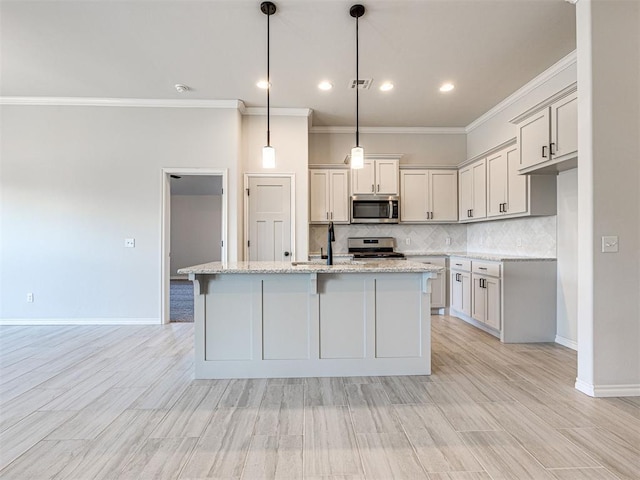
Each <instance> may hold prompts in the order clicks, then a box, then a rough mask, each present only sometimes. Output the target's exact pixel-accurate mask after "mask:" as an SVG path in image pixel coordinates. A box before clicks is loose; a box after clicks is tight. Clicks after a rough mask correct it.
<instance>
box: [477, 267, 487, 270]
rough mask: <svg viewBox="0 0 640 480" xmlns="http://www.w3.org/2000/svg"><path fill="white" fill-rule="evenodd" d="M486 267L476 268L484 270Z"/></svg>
mask: <svg viewBox="0 0 640 480" xmlns="http://www.w3.org/2000/svg"><path fill="white" fill-rule="evenodd" d="M486 269H487V267H478V270H486Z"/></svg>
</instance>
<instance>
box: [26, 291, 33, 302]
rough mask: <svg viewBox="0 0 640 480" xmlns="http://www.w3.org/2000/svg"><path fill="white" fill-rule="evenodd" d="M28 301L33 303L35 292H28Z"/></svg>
mask: <svg viewBox="0 0 640 480" xmlns="http://www.w3.org/2000/svg"><path fill="white" fill-rule="evenodd" d="M27 303H33V293H31V292H29V293H27Z"/></svg>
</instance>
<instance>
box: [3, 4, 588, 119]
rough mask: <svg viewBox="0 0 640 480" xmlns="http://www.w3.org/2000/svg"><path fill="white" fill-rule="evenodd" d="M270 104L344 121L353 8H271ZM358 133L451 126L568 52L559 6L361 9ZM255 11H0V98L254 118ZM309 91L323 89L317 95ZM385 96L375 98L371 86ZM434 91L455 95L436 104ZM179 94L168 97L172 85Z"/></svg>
mask: <svg viewBox="0 0 640 480" xmlns="http://www.w3.org/2000/svg"><path fill="white" fill-rule="evenodd" d="M275 3H276V6H277V9H278V10H277V12H276V13H275V14H274V15H273V16H272V17H271V84H272V88H271V106H272V107H290V108H297V107H304V108H311V109H313V124H314V125H324V126H350V125H353V124H354V122H355V120H354V117H355V91H353V90H350V89H349V88H348V85H349V82H350V80H351V79H353V78H355V20H354V19H353V18H352V17H351V16H350V15H349V8H350V6H351V5H352V4H353V3H355V2H354V1H343V0H313V1H308V0H275ZM362 3H363V4H364V5H365V7H366V9H367V11H366V13H365V15H364V16H363V17H362V18H360V77H361V78H373V85H372V87H371V89H370V90H366V91H361V92H360V125H361V126H387V127H464V126H466V125H468V124H469V123H471V122H472V121H473V120H475V119H476V118H478V117H479V116H480V115H482V114H483V113H485V112H486V111H487V110H489V109H490V108H491V107H492V106H494V105H496V104H497V103H498V102H500V101H501V100H503V99H504V98H506V97H507V96H509V95H510V94H511V93H513V92H514V91H515V90H517V89H518V88H519V87H521V86H522V85H524V84H525V83H526V82H527V81H529V80H531V79H532V78H533V77H535V76H536V75H538V74H539V73H541V72H542V71H544V70H545V69H547V68H548V67H550V66H551V65H553V64H554V63H555V62H557V61H558V60H560V59H561V58H562V57H564V56H565V55H567V54H568V53H570V52H571V51H573V50H574V49H575V45H576V42H575V7H574V6H573V5H572V4H570V3H567V2H566V1H565V0H422V1H419V0H395V1H389V0H369V1H365V2H362ZM259 5H260V1H258V0H256V1H254V0H251V1H248V0H205V1H188V0H172V1H155V0H137V1H111V0H109V1H104V0H103V1H100V0H84V1H56V0H48V1H42V2H37V1H27V0H15V1H11V0H3V1H2V2H0V8H1V12H0V30H1V33H0V34H1V38H0V40H1V52H0V53H1V60H0V62H1V63H0V68H1V77H0V79H1V82H0V95H2V96H25V97H32V96H43V97H104V98H136V99H138V98H139V99H189V100H203V99H206V100H231V99H240V100H243V101H244V102H245V104H246V105H247V106H249V107H252V106H258V107H262V106H264V105H265V102H266V93H265V91H264V90H260V89H258V88H257V87H256V82H257V81H258V80H259V79H261V78H265V77H266V18H267V17H266V16H265V15H264V14H263V13H262V12H261V11H260V7H259ZM321 80H329V81H330V82H331V83H333V89H332V90H331V91H328V92H324V91H320V90H319V89H318V88H317V85H318V83H319V82H320V81H321ZM387 80H389V81H392V82H393V83H394V85H395V88H394V89H393V90H391V91H389V92H386V93H385V92H381V91H380V90H379V88H378V87H379V86H380V84H381V83H382V82H383V81H387ZM445 81H451V82H453V83H455V85H456V88H455V90H453V91H452V92H450V93H448V94H442V93H440V92H439V91H438V87H439V86H440V85H441V84H442V83H443V82H445ZM176 83H182V84H185V85H188V86H189V87H190V88H191V90H190V91H188V92H186V93H183V94H179V93H178V92H176V90H175V88H174V85H175V84H176Z"/></svg>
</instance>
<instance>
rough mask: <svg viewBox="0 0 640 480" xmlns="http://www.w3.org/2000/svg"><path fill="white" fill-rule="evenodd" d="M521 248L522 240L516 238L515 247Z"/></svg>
mask: <svg viewBox="0 0 640 480" xmlns="http://www.w3.org/2000/svg"><path fill="white" fill-rule="evenodd" d="M521 246H522V239H521V238H519V237H518V238H517V239H516V247H521Z"/></svg>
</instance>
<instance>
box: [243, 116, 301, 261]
mask: <svg viewBox="0 0 640 480" xmlns="http://www.w3.org/2000/svg"><path fill="white" fill-rule="evenodd" d="M266 131H267V128H266V117H265V116H264V115H247V116H244V117H243V118H242V159H243V167H242V168H243V173H245V174H246V173H251V174H261V173H264V174H275V173H291V174H293V175H294V176H295V190H296V191H295V222H296V227H295V247H294V255H295V259H303V260H304V259H306V258H307V256H308V251H309V119H308V117H307V116H306V115H302V116H300V115H298V116H289V115H286V116H285V115H273V110H272V115H271V145H272V146H273V147H274V148H275V150H276V168H273V169H266V170H265V169H264V168H262V147H263V146H264V145H266Z"/></svg>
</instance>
